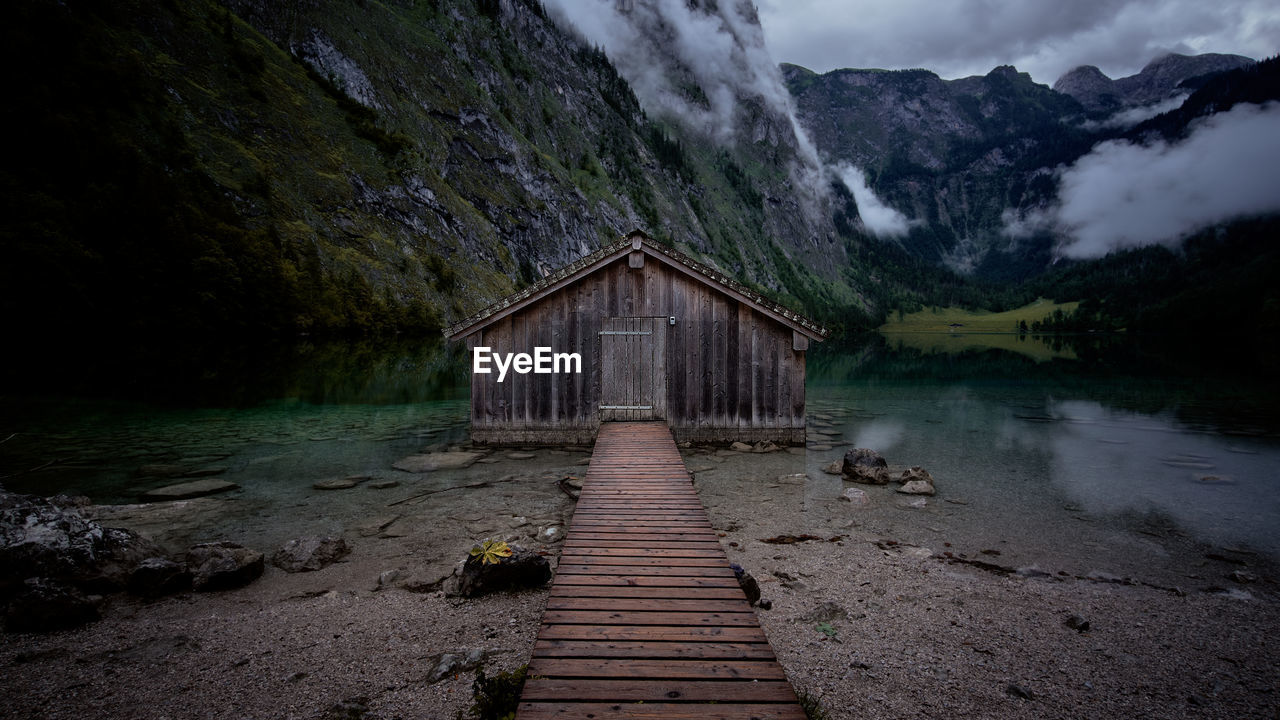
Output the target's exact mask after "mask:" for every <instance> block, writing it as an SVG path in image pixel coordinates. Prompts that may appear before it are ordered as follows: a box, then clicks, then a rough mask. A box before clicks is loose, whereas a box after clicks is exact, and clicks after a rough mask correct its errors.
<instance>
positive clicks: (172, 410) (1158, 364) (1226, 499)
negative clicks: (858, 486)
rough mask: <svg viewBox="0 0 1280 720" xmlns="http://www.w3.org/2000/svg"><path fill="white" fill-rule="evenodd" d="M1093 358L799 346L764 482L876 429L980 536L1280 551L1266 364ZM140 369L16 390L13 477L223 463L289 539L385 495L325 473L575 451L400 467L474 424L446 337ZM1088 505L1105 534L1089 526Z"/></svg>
mask: <svg viewBox="0 0 1280 720" xmlns="http://www.w3.org/2000/svg"><path fill="white" fill-rule="evenodd" d="M924 345H925V346H927V343H926V344H924ZM1080 357H1084V358H1087V359H1080V358H1079V357H1076V358H1061V357H1060V358H1056V359H1052V360H1045V359H1043V358H1039V359H1037V358H1032V357H1029V356H1027V355H1023V354H1019V353H1016V352H1009V351H1007V350H994V349H993V350H982V349H980V348H979V349H974V348H972V347H970V348H968V349H965V350H963V351H961V352H951V353H947V352H927V351H925V350H921V349H919V347H918V346H917V347H912V346H903V345H901V344H897V343H894V344H890V343H886V342H883V341H881V340H879V339H876V338H872V339H871V340H867V341H864V342H862V343H859V344H856V345H846V346H844V347H818V348H816V349H815V350H813V351H811V353H810V357H809V363H808V367H809V386H808V397H809V407H810V421H811V423H812V427H811V430H813V432H811V433H810V443H809V449H808V451H807V453H800V454H798V455H797V454H796V453H790V454H788V457H789V458H790V459H788V460H787V461H786V463H783V462H782V458H779V459H778V461H776V462H773V463H772V464H770V465H769V466H768V467H769V469H768V471H767V472H765V471H761V472H765V475H767V477H766V476H764V475H762V476H761V477H760V478H759V480H760V481H761V482H773V481H774V480H776V479H777V476H778V475H779V474H783V473H784V472H786V473H790V472H800V473H804V474H805V475H807V478H808V479H807V480H806V481H805V482H806V486H805V487H804V490H803V492H804V493H806V494H807V496H808V497H810V498H816V499H818V500H822V499H824V498H825V499H832V498H835V497H838V496H839V494H840V492H841V491H842V489H843V488H844V487H847V485H846V484H843V483H842V482H841V481H840V479H839V478H836V477H833V476H829V475H825V474H823V473H822V472H821V467H822V466H824V465H826V464H827V463H829V462H831V461H832V460H833V459H836V458H838V457H839V456H840V455H841V454H842V453H843V451H844V450H846V449H848V448H850V447H870V448H873V449H875V450H877V451H879V452H881V453H882V454H883V455H884V456H885V457H886V458H887V459H888V461H889V462H890V463H891V464H892V465H896V466H911V465H920V466H924V467H925V468H927V469H928V470H929V471H930V472H931V473H932V474H933V475H934V477H935V478H936V480H937V484H938V488H939V492H940V494H939V497H938V498H934V499H931V500H930V502H931V506H930V507H931V508H933V509H932V510H931V511H930V512H935V513H936V514H937V515H939V516H945V517H944V519H945V520H946V521H947V522H949V523H951V524H952V525H953V526H954V525H956V524H967V530H968V531H969V532H971V533H974V534H977V535H980V536H983V535H990V536H991V537H993V538H995V537H996V536H997V535H1000V534H1001V533H1004V534H1013V535H1017V536H1019V537H1021V538H1024V539H1028V538H1030V539H1034V538H1039V539H1040V541H1041V542H1043V543H1045V544H1046V545H1053V544H1055V543H1057V544H1061V543H1064V542H1098V543H1111V544H1113V545H1116V544H1119V545H1122V544H1123V543H1124V540H1123V538H1126V537H1128V538H1136V539H1138V540H1141V541H1147V540H1150V539H1152V538H1155V539H1157V540H1159V539H1161V538H1176V539H1178V540H1179V541H1180V542H1182V541H1185V542H1193V543H1203V544H1205V545H1209V546H1214V547H1226V548H1231V549H1239V550H1251V551H1253V552H1257V553H1262V554H1265V555H1270V556H1271V557H1273V558H1280V529H1278V528H1280V477H1277V476H1278V475H1280V473H1278V472H1277V471H1280V409H1278V408H1277V397H1280V393H1277V392H1276V389H1277V388H1276V387H1275V384H1274V381H1271V380H1270V379H1269V378H1266V377H1250V376H1249V375H1248V374H1246V373H1235V374H1232V373H1222V372H1215V371H1213V370H1212V369H1211V368H1210V369H1205V368H1203V367H1199V366H1194V365H1192V366H1190V367H1188V366H1187V365H1186V364H1185V358H1182V359H1180V361H1181V362H1183V363H1184V364H1181V365H1172V364H1166V363H1164V362H1163V361H1162V360H1161V359H1160V357H1158V356H1157V357H1153V356H1152V355H1151V354H1149V353H1147V354H1143V355H1141V356H1136V355H1130V354H1125V353H1120V354H1119V355H1116V356H1105V357H1102V356H1097V355H1090V354H1089V353H1081V354H1080ZM1135 357H1136V358H1137V359H1135ZM143 376H144V377H145V373H143ZM81 387H83V386H81ZM127 387H129V388H130V390H129V393H128V394H129V395H130V396H127V397H121V395H122V394H124V393H122V392H120V391H119V390H118V388H115V387H113V386H112V385H111V384H110V383H103V384H102V385H101V386H100V387H99V389H100V390H101V392H98V393H89V394H86V393H83V392H77V393H76V394H75V396H70V395H69V394H68V393H65V392H63V393H54V392H48V391H45V392H31V391H30V390H29V389H28V390H26V391H24V392H14V391H10V392H9V393H8V394H6V395H5V396H4V397H3V398H2V399H0V421H2V422H3V425H2V426H0V440H4V442H3V443H0V475H3V476H5V479H3V480H0V483H3V485H4V486H5V487H6V488H8V489H10V490H15V491H20V492H32V493H41V494H55V493H68V494H75V495H87V496H89V497H90V499H91V500H92V501H93V502H95V503H132V502H136V501H137V497H138V495H139V494H140V493H141V492H143V491H145V490H147V489H151V488H155V487H159V486H162V485H166V484H171V483H174V482H179V481H180V480H177V479H174V478H172V477H160V476H154V475H153V474H151V472H150V471H149V469H150V470H152V471H153V470H154V466H158V465H168V466H178V467H181V468H183V469H187V470H194V471H207V472H210V473H214V472H216V473H218V474H217V475H216V476H217V477H218V478H221V479H226V480H229V481H232V482H235V483H237V484H239V485H240V486H241V490H238V491H236V492H235V493H234V494H232V495H231V496H230V497H234V498H235V499H236V500H237V503H234V504H228V505H227V508H230V509H224V510H223V511H221V513H220V514H219V515H218V516H217V517H216V518H215V519H214V520H212V521H211V522H218V523H223V524H225V526H226V527H227V528H229V529H234V528H236V527H241V526H244V527H249V526H253V527H268V526H270V527H273V528H275V529H273V530H272V537H273V538H274V537H276V536H278V537H287V536H289V533H290V531H291V528H290V527H289V526H290V525H291V524H300V523H309V524H310V525H312V526H314V525H316V524H320V525H324V524H325V523H326V522H327V521H326V518H328V517H329V516H330V515H334V516H335V519H333V520H332V522H329V524H330V525H333V526H334V529H338V530H341V529H342V528H344V527H345V528H351V527H354V526H356V525H358V524H359V521H360V518H359V517H358V516H359V515H361V514H362V513H374V512H379V511H381V512H385V508H386V506H387V502H386V500H387V499H388V498H390V499H394V498H391V496H390V495H388V496H386V497H385V498H384V497H383V496H377V498H378V499H377V501H374V500H370V499H369V498H373V497H375V496H374V495H373V494H372V493H373V492H374V491H363V490H362V491H361V492H363V493H364V494H363V495H346V496H341V497H343V498H344V499H342V500H337V499H333V498H337V497H339V496H336V495H333V494H328V495H324V500H323V501H318V500H315V498H316V496H317V492H318V491H315V490H313V489H312V484H313V483H314V482H316V481H318V480H323V479H327V478H334V477H344V476H348V475H361V476H367V477H370V478H373V479H375V480H397V481H399V482H401V483H403V486H402V487H401V488H399V489H398V490H396V491H394V492H399V493H403V494H409V491H411V490H414V489H416V488H418V487H419V486H421V485H422V484H423V483H426V482H430V483H435V485H433V486H432V487H435V486H436V485H439V486H447V485H448V484H449V483H458V484H462V483H468V482H475V481H476V479H477V478H483V477H486V475H485V473H486V472H490V473H491V474H492V473H498V472H506V471H515V470H532V471H537V470H545V471H546V472H548V473H551V474H552V475H554V474H556V473H561V472H568V471H570V470H571V468H573V467H576V466H575V465H574V464H573V462H574V461H575V460H576V458H574V457H565V456H563V453H561V456H559V457H552V456H549V455H547V451H542V454H541V455H540V457H539V459H537V460H533V461H531V462H524V463H522V462H508V461H505V460H504V463H506V464H510V465H512V467H505V466H503V465H485V466H481V465H476V466H473V467H472V468H469V469H467V470H465V471H439V472H437V473H432V474H429V475H427V476H415V475H413V474H410V473H403V472H400V471H398V470H395V469H393V468H392V467H391V465H392V463H394V462H395V461H396V460H398V459H400V458H403V457H405V456H406V455H411V454H414V453H418V452H422V451H424V450H432V449H444V448H447V447H449V446H451V445H455V444H459V443H464V442H465V441H466V437H467V423H466V417H467V408H468V395H467V392H468V391H467V368H466V366H465V364H463V363H461V362H459V358H458V356H457V354H456V352H455V353H452V354H451V353H450V352H448V351H447V350H445V349H443V348H441V347H440V346H438V345H430V344H420V345H406V344H396V345H389V346H375V345H357V346H350V345H339V346H325V347H318V348H309V349H306V350H305V351H299V352H295V353H293V354H291V355H286V356H284V358H283V359H280V358H279V357H278V356H277V357H276V359H275V360H273V361H272V362H271V363H270V365H269V367H268V366H265V365H264V366H255V365H254V364H252V363H249V364H240V365H239V366H237V368H236V369H235V370H234V371H220V372H216V373H210V372H206V373H204V374H203V375H201V376H200V377H196V378H188V379H187V380H185V381H174V380H173V379H171V378H170V379H167V380H166V382H165V383H164V384H163V385H158V384H157V385H146V384H145V383H144V384H143V385H141V386H140V385H139V384H138V382H137V380H136V379H135V380H133V381H131V382H130V383H129V384H128V385H127ZM138 387H144V388H146V391H145V392H137V391H135V390H134V388H138ZM139 395H141V396H142V397H138V396H139ZM818 431H821V433H826V434H820V433H819V432H818ZM5 438H8V439H7V440H5ZM543 456H545V457H543ZM787 463H790V465H787V467H783V465H786V464H787ZM775 465H776V466H777V467H774V466H775ZM791 465H794V466H795V467H794V468H793V467H791ZM542 466H545V467H542ZM553 466H554V467H553ZM561 466H564V467H561ZM744 467H749V465H744ZM778 468H782V469H781V470H779V469H778ZM744 472H747V473H750V472H751V470H750V469H747V470H745V471H744ZM548 487H549V488H551V486H548ZM352 492H353V493H354V492H355V491H352ZM388 492H391V491H388ZM477 492H480V491H477ZM547 492H548V493H550V495H551V496H552V497H558V495H557V493H556V491H555V490H554V488H551V489H549V490H547ZM461 494H462V493H452V494H444V495H441V496H439V498H438V499H435V498H433V499H432V500H431V502H433V503H449V502H457V500H456V499H450V498H451V497H455V498H456V496H459V495H461ZM224 497H225V496H224ZM885 497H886V498H890V499H897V496H892V495H888V496H885ZM886 502H887V501H886ZM813 505H814V507H815V508H818V507H819V506H823V505H822V503H821V502H815V503H813ZM823 507H826V506H823ZM831 507H836V508H837V509H838V508H839V507H840V506H839V505H834V506H831ZM844 507H846V508H847V504H844ZM299 508H305V511H300V510H299ZM940 509H941V510H940ZM943 510H945V513H944V512H942V511H943ZM814 512H815V513H820V512H827V513H829V512H831V511H830V510H829V509H828V510H816V509H815V511H814ZM338 515H341V518H336V516H338ZM250 517H251V518H252V519H251V520H250ZM886 518H887V519H886V520H885V522H886V523H888V522H890V521H891V520H892V518H888V516H886ZM1081 520H1087V521H1088V527H1089V528H1091V532H1093V536H1090V537H1093V539H1090V538H1089V537H1085V536H1083V535H1081V533H1080V531H1079V530H1078V528H1079V527H1084V524H1082V523H1081V522H1080V521H1081ZM815 522H817V521H816V520H815ZM921 522H922V523H924V525H927V524H928V522H934V520H927V521H921ZM937 522H942V520H937ZM311 529H315V528H311ZM214 530H216V528H215V529H214ZM202 532H204V533H205V534H216V533H214V532H213V530H211V529H210V528H204V529H203V530H202ZM1116 533H1119V535H1116ZM1094 536H1096V537H1094ZM1118 538H1119V539H1118Z"/></svg>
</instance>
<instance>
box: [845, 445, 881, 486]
mask: <svg viewBox="0 0 1280 720" xmlns="http://www.w3.org/2000/svg"><path fill="white" fill-rule="evenodd" d="M840 469H841V471H842V472H843V473H844V476H845V477H847V478H848V479H850V480H852V481H853V482H857V483H863V484H866V485H888V484H889V463H887V462H885V459H884V458H882V457H880V453H878V452H876V451H875V450H868V449H867V448H854V449H853V450H850V451H849V452H847V453H845V454H844V462H843V464H842V465H841V468H840Z"/></svg>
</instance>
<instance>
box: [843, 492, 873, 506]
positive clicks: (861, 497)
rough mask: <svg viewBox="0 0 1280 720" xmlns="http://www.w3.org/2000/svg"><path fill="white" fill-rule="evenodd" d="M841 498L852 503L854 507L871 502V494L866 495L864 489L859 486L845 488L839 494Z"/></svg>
mask: <svg viewBox="0 0 1280 720" xmlns="http://www.w3.org/2000/svg"><path fill="white" fill-rule="evenodd" d="M840 499H841V500H845V501H847V502H851V503H853V506H854V507H866V506H868V505H870V504H871V496H869V495H867V491H866V490H862V489H859V488H847V489H845V491H844V493H842V494H841V495H840Z"/></svg>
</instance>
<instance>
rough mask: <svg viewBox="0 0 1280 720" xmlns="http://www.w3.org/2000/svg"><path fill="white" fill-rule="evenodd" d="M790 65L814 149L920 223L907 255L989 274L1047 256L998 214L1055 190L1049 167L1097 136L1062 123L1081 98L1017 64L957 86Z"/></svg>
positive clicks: (914, 73) (1079, 112) (899, 73)
mask: <svg viewBox="0 0 1280 720" xmlns="http://www.w3.org/2000/svg"><path fill="white" fill-rule="evenodd" d="M782 68H783V76H784V78H785V79H786V82H787V87H788V88H789V90H790V91H791V93H792V95H793V96H794V98H795V102H796V107H797V110H798V114H799V117H800V122H801V124H803V125H804V127H805V128H806V129H807V130H808V131H809V133H810V135H811V136H812V137H813V139H814V143H815V144H816V145H817V147H818V149H819V150H820V151H821V152H822V153H823V154H824V155H826V156H827V157H829V158H831V159H832V160H834V161H845V162H849V163H852V164H853V165H856V166H858V167H860V168H863V169H864V170H865V172H866V173H867V176H868V180H869V182H870V184H871V186H872V187H873V188H874V190H875V192H876V193H877V194H879V195H880V196H881V197H882V198H883V199H884V200H885V201H886V202H887V203H888V204H889V205H891V206H892V207H894V208H896V209H898V210H900V211H901V212H903V213H905V214H906V215H907V217H908V218H910V219H912V220H913V221H914V225H913V227H912V229H911V231H910V233H909V235H908V236H907V237H906V238H905V239H904V240H902V243H903V246H904V247H905V248H906V249H907V250H908V251H910V252H912V253H914V254H916V255H919V256H921V257H924V258H926V259H927V260H929V261H931V262H945V263H946V264H947V265H948V266H950V267H952V268H954V269H956V270H959V271H962V272H972V271H975V270H977V271H979V272H980V273H986V274H989V275H992V276H999V275H1000V274H1001V273H1007V272H1008V267H1007V266H1009V265H1011V264H1013V265H1019V264H1025V263H1023V260H1024V259H1026V258H1031V261H1030V262H1031V264H1032V265H1035V264H1040V265H1041V266H1042V265H1043V263H1044V262H1045V261H1046V260H1047V257H1045V251H1046V248H1044V247H1031V248H1028V247H1024V246H1021V245H1018V244H1016V243H1011V241H1010V240H1009V239H1008V238H1005V237H1003V236H1002V235H1001V234H1000V228H1001V227H1002V220H1001V217H1002V213H1003V212H1004V211H1005V210H1006V209H1008V208H1010V207H1018V206H1021V205H1024V204H1034V203H1036V202H1039V201H1041V200H1042V199H1043V198H1044V197H1046V196H1047V194H1048V193H1050V192H1051V191H1052V184H1051V183H1050V182H1049V178H1048V177H1046V175H1045V168H1052V167H1054V166H1055V165H1056V164H1058V163H1060V162H1064V161H1067V160H1070V159H1074V158H1075V157H1078V156H1079V155H1081V154H1083V153H1084V152H1085V151H1087V150H1088V148H1089V146H1090V144H1091V139H1092V135H1091V133H1089V132H1088V131H1085V130H1083V129H1081V128H1079V127H1076V126H1073V125H1072V124H1070V122H1064V120H1068V119H1070V118H1073V117H1075V118H1083V116H1084V108H1083V107H1082V106H1081V105H1080V104H1079V103H1078V102H1077V101H1075V100H1074V99H1072V98H1071V97H1069V96H1067V95H1064V94H1062V93H1058V92H1055V91H1054V90H1052V89H1050V88H1049V87H1047V86H1045V85H1041V84H1038V83H1035V82H1033V81H1032V80H1031V77H1030V76H1029V75H1027V74H1026V73H1020V72H1018V71H1017V70H1016V69H1015V68H1013V67H1011V66H1002V67H998V68H996V69H994V70H992V71H991V72H990V73H988V74H987V75H985V76H974V77H967V78H962V79H958V80H950V81H948V80H943V79H941V78H940V77H938V75H936V74H935V73H933V72H930V71H928V70H894V71H886V70H855V69H847V70H834V71H831V72H828V73H825V74H822V75H819V74H817V73H814V72H812V71H810V70H807V69H805V68H802V67H799V66H796V65H783V66H782ZM1011 258H1012V259H1011ZM1025 272H1026V271H1025V270H1015V271H1014V274H1019V273H1021V274H1025Z"/></svg>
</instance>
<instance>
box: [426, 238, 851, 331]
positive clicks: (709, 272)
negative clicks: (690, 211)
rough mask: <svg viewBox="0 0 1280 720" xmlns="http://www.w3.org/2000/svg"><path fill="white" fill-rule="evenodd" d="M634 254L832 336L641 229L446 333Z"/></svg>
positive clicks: (794, 325) (798, 327) (795, 326)
mask: <svg viewBox="0 0 1280 720" xmlns="http://www.w3.org/2000/svg"><path fill="white" fill-rule="evenodd" d="M632 250H640V251H642V252H644V253H645V254H646V255H648V256H649V257H652V258H654V259H656V260H658V261H659V262H662V263H665V264H666V265H668V266H669V267H671V268H674V269H675V270H678V271H680V272H682V273H684V274H685V275H686V276H688V277H691V278H693V279H695V280H699V281H701V282H703V283H705V284H707V285H709V286H711V287H713V288H715V289H716V290H719V291H720V292H722V293H724V294H725V295H728V296H730V297H732V298H734V299H736V300H738V301H739V302H745V303H747V304H748V305H749V306H751V307H752V308H754V309H755V310H757V311H759V312H761V313H763V314H765V315H767V316H769V317H772V318H773V319H774V320H777V321H778V322H780V323H782V324H783V325H786V326H787V327H790V328H791V329H792V330H795V331H796V332H799V333H801V334H803V335H806V336H808V337H809V338H810V339H812V340H822V339H823V338H826V337H827V336H828V335H830V334H831V332H830V331H829V330H827V329H826V328H825V327H822V326H821V325H819V324H817V323H815V322H814V321H812V320H810V319H808V318H806V317H804V316H803V315H801V314H800V313H797V312H795V311H794V310H790V309H788V308H785V307H783V306H782V305H779V304H778V303H775V302H773V301H772V300H769V299H768V298H765V297H764V296H763V295H761V294H760V293H758V292H756V291H754V290H752V289H750V288H748V287H746V286H745V285H743V284H741V283H739V282H736V281H735V280H733V279H732V278H729V277H728V276H726V275H725V274H724V273H721V272H720V271H718V270H715V269H714V268H710V267H707V266H706V265H703V264H702V263H700V262H698V261H696V260H694V259H693V258H691V257H689V256H688V255H685V254H684V253H682V252H680V251H678V250H675V249H672V248H669V247H665V246H663V245H660V244H658V243H657V242H655V241H654V239H653V238H651V237H649V236H648V235H645V234H644V233H642V232H640V231H639V230H633V231H632V232H631V234H629V235H627V236H626V237H624V238H622V239H621V240H619V241H618V242H616V243H613V244H612V245H608V246H605V247H602V248H600V249H599V250H597V251H595V252H593V253H591V254H590V255H586V256H583V257H581V258H579V259H577V260H575V261H574V262H571V263H569V264H568V265H565V266H564V267H562V268H560V269H559V270H556V271H555V272H553V273H551V274H550V275H547V276H546V277H544V278H542V279H541V280H539V281H538V282H536V283H534V284H532V285H530V286H529V287H527V288H525V289H523V290H521V291H520V292H517V293H515V294H513V295H509V296H507V297H505V298H503V299H501V300H499V301H498V302H496V303H494V304H492V305H490V306H489V307H487V308H485V309H483V310H481V311H480V312H478V313H476V314H475V315H472V316H471V317H468V318H466V319H464V320H462V321H460V322H457V323H455V324H453V325H452V326H450V327H448V328H445V331H444V335H445V337H447V338H449V339H450V340H454V339H456V338H459V337H463V336H465V335H470V334H471V333H472V332H475V331H476V330H479V329H480V328H483V327H485V326H486V325H489V324H490V323H493V322H497V321H498V320H501V319H502V318H504V317H506V316H508V315H510V314H511V313H513V312H516V311H517V310H519V309H521V308H523V307H526V306H528V305H532V304H533V303H535V302H537V301H538V300H541V299H542V298H543V297H545V296H547V295H550V294H551V293H553V292H555V291H556V290H559V289H560V288H562V287H565V286H566V285H569V284H571V283H573V282H575V281H577V280H578V279H579V278H582V277H585V276H586V275H589V274H591V273H592V272H595V271H596V270H598V269H599V268H602V267H604V266H605V265H608V264H610V263H612V262H614V261H615V260H618V259H621V258H623V257H625V256H626V255H627V254H628V253H630V252H631V251H632Z"/></svg>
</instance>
